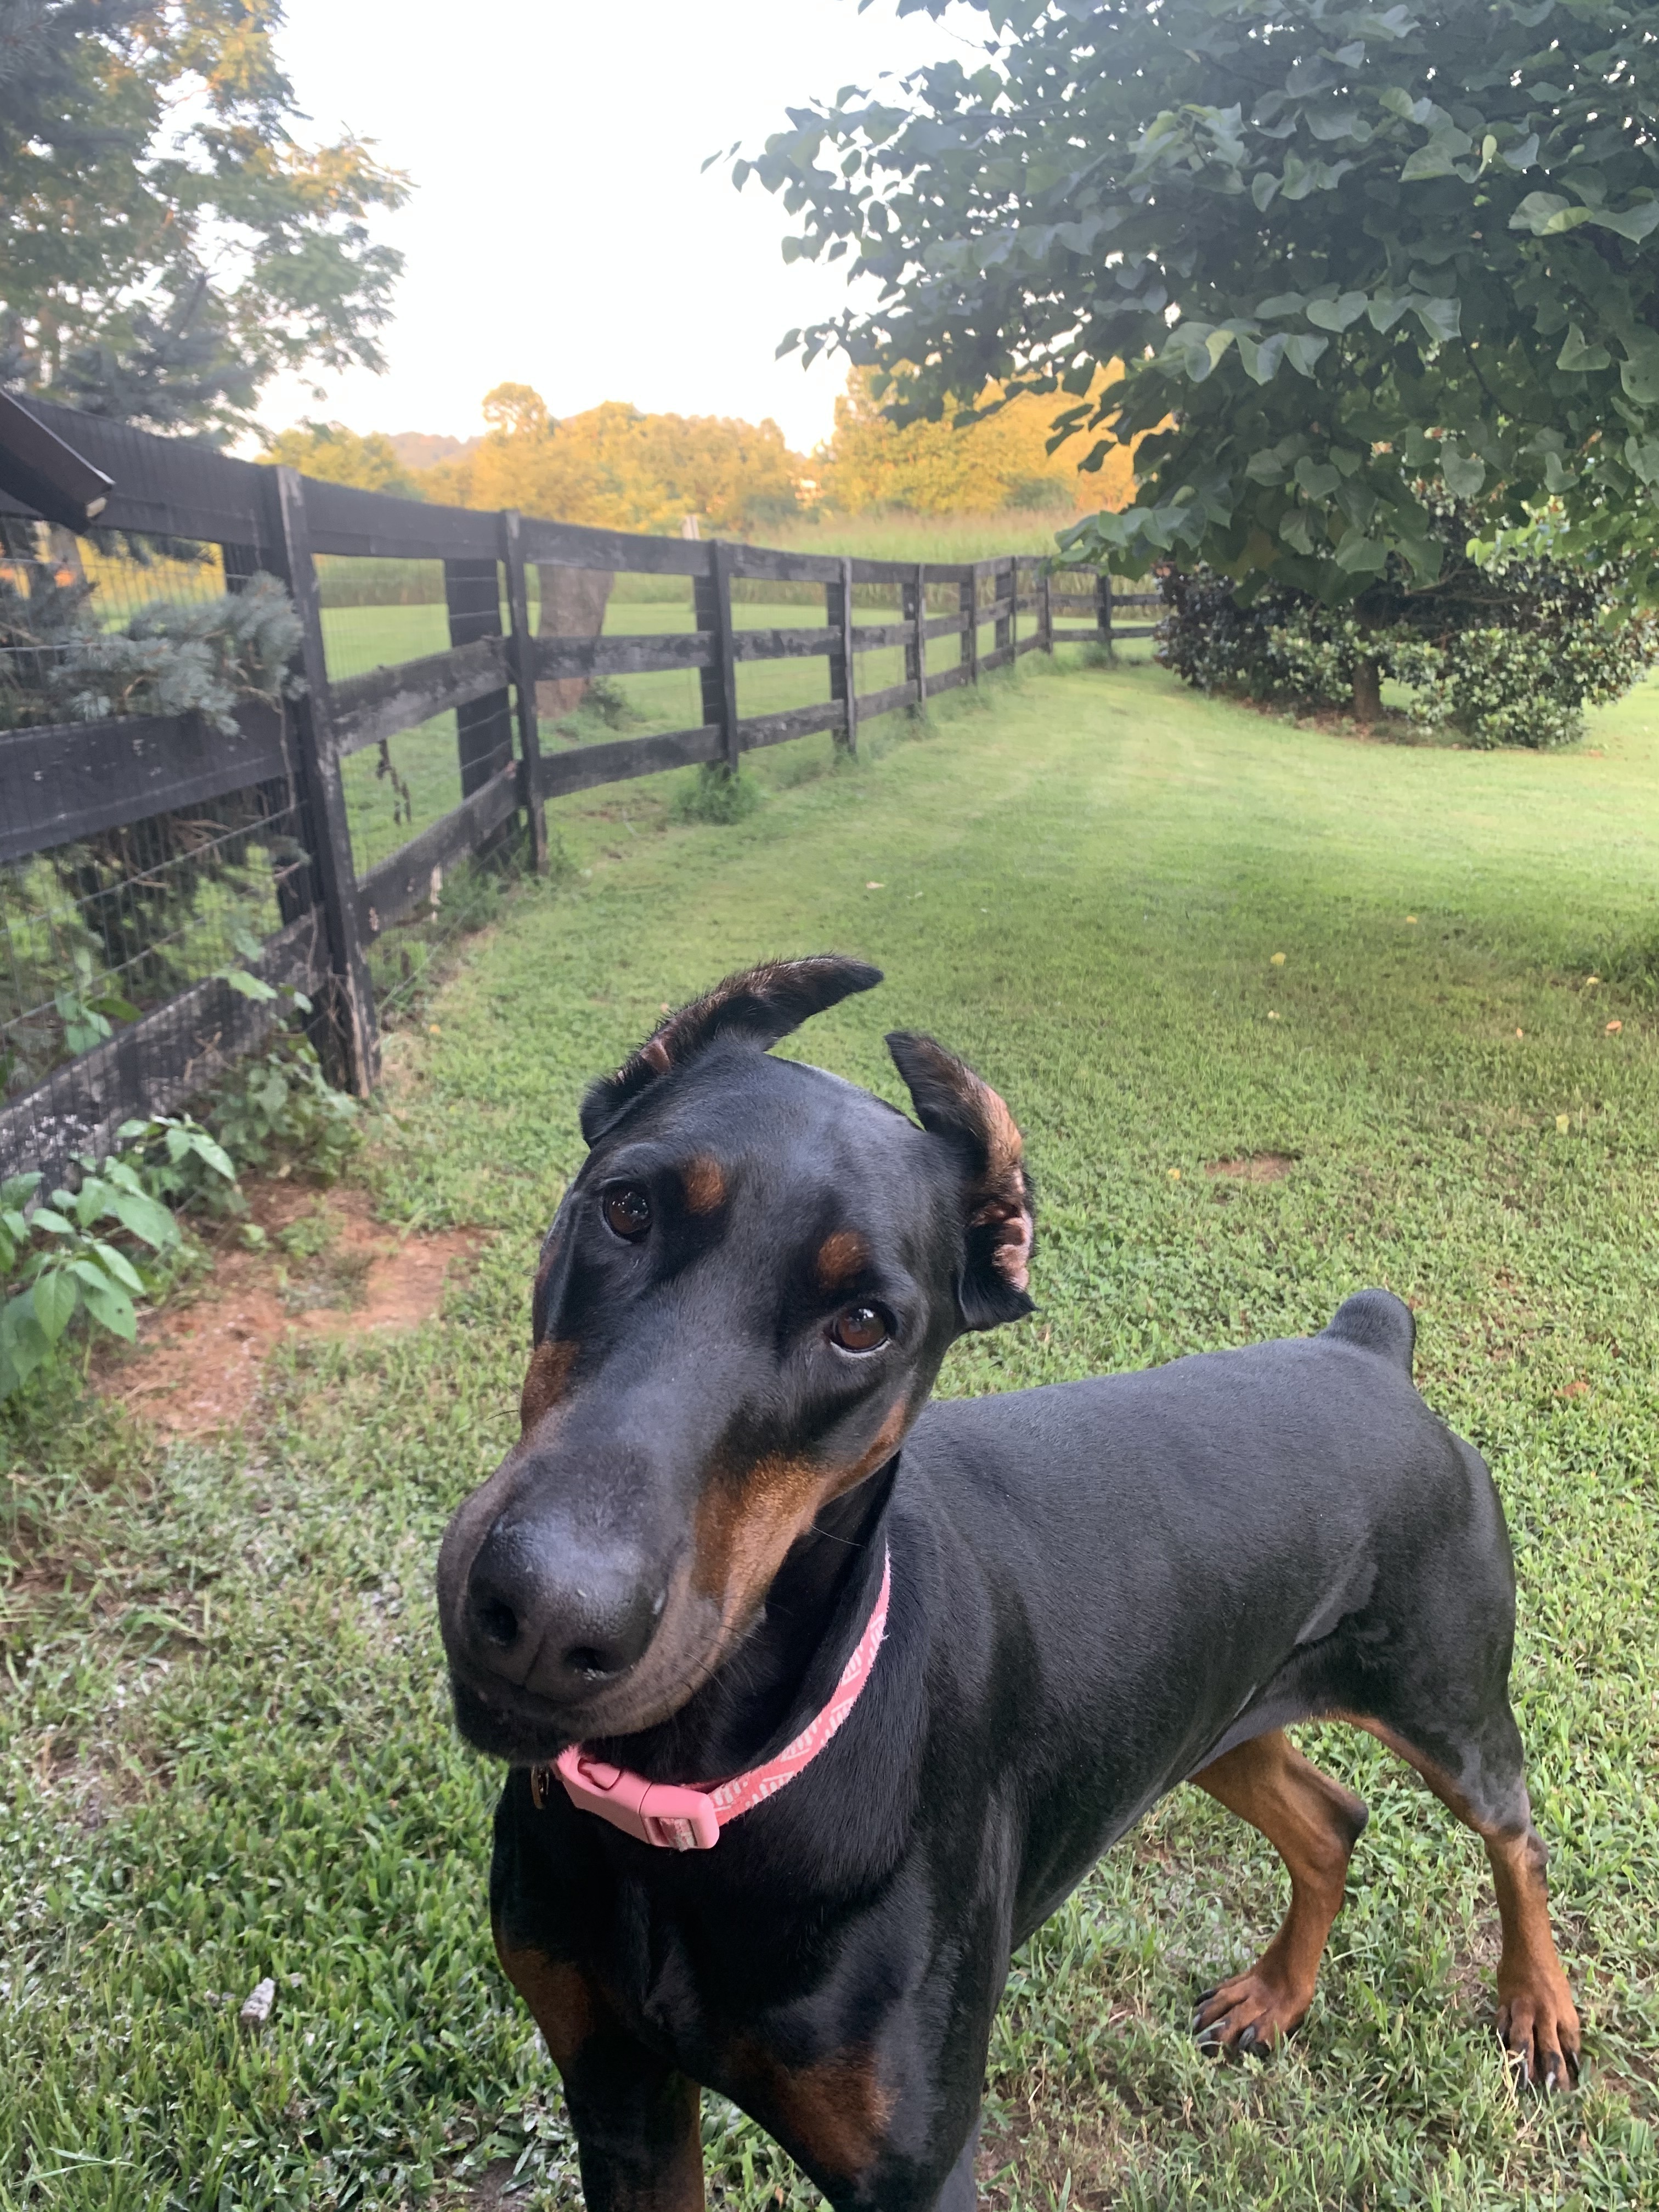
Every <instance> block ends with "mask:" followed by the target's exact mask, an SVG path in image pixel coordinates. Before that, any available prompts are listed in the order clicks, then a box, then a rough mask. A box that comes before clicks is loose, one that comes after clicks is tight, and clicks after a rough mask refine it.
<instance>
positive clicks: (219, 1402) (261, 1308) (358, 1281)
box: [94, 1182, 479, 1437]
mask: <svg viewBox="0 0 1659 2212" xmlns="http://www.w3.org/2000/svg"><path fill="white" fill-rule="evenodd" d="M243 1188H245V1190H246V1193H247V1196H248V1200H249V1203H250V1205H251V1206H252V1219H253V1221H254V1222H255V1223H256V1224H257V1225H258V1227H259V1228H261V1229H263V1230H264V1232H265V1237H266V1239H267V1242H266V1243H265V1246H264V1249H262V1250H260V1251H257V1252H248V1251H244V1250H241V1249H237V1248H235V1247H234V1246H231V1247H229V1249H222V1250H220V1251H219V1253H218V1254H217V1255H216V1259H215V1261H214V1266H213V1272H212V1273H211V1274H210V1275H209V1276H208V1277H207V1278H206V1279H204V1282H203V1284H202V1287H201V1289H200V1291H198V1292H197V1295H196V1297H194V1298H193V1299H192V1300H191V1303H190V1304H188V1305H179V1306H169V1307H165V1308H163V1309H162V1310H161V1311H160V1312H155V1313H143V1314H141V1316H140V1319H139V1336H138V1344H137V1349H136V1350H135V1351H134V1352H130V1353H126V1354H125V1355H121V1356H118V1357H112V1358H106V1359H105V1360H103V1361H101V1362H100V1363H95V1364H94V1380H95V1382H96V1383H97V1387H98V1389H100V1392H101V1393H102V1394H103V1395H104V1396H105V1397H106V1398H115V1399H118V1400H119V1401H121V1403H122V1404H123V1405H125V1406H126V1407H128V1408H129V1409H130V1410H131V1412H132V1413H136V1414H137V1415H138V1416H139V1417H140V1418H141V1419H143V1420H146V1421H148V1422H149V1423H151V1424H152V1425H154V1426H155V1427H156V1428H158V1429H161V1431H164V1432H165V1433H166V1434H167V1435H169V1436H179V1437H189V1436H205V1435H207V1434H209V1433H210V1431H213V1430H215V1429H222V1428H228V1427H231V1426H233V1425H235V1424H236V1423H238V1422H240V1421H242V1420H245V1419H246V1417H247V1414H248V1413H249V1410H250V1408H251V1407H252V1403H253V1400H254V1397H255V1395H256V1393H257V1391H258V1386H259V1377H260V1374H261V1372H262V1370H263V1369H264V1363H265V1361H266V1360H267V1359H268V1358H269V1357H270V1354H271V1352H273V1351H274V1350H275V1349H276V1346H278V1345H280V1344H283V1343H284V1342H286V1341H287V1340H289V1339H290V1338H293V1337H295V1336H345V1335H354V1336H355V1335H357V1334H362V1332H364V1331H367V1330H372V1329H384V1328H414V1327H415V1325H416V1323H417V1322H423V1321H428V1320H429V1319H430V1318H431V1316H433V1315H434V1314H435V1313H436V1312H437V1310H438V1308H439V1306H440V1304H441V1301H442V1298H443V1291H444V1284H445V1281H446V1279H447V1278H448V1276H449V1275H450V1273H451V1272H452V1270H454V1269H456V1268H459V1267H462V1266H464V1265H465V1262H466V1261H468V1260H469V1259H470V1258H471V1255H473V1253H474V1252H475V1251H476V1250H477V1246H478V1242H479V1239H478V1237H477V1234H476V1233H475V1232H473V1231H470V1230H465V1229H452V1230H444V1231H440V1232H438V1233H437V1234H435V1235H433V1236H429V1237H422V1236H407V1237H404V1236H400V1235H399V1234H398V1231H396V1230H395V1229H391V1228H388V1227H387V1226H386V1224H385V1223H384V1222H379V1221H375V1220H374V1219H373V1218H371V1215H370V1212H369V1207H368V1200H367V1198H366V1197H365V1196H364V1195H363V1194H362V1192H361V1191H356V1190H332V1191H327V1192H319V1191H316V1190H311V1189H306V1188H296V1187H295V1185H293V1184H292V1183H283V1182H268V1183H256V1182H247V1183H245V1184H244V1186H243Z"/></svg>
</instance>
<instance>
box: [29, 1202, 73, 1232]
mask: <svg viewBox="0 0 1659 2212" xmlns="http://www.w3.org/2000/svg"><path fill="white" fill-rule="evenodd" d="M29 1226H30V1228H31V1229H44V1230H45V1231H46V1234H47V1236H48V1237H73V1236H74V1234H75V1224H74V1223H73V1222H72V1221H65V1220H64V1217H63V1215H62V1214H61V1213H59V1212H58V1209H57V1207H56V1206H36V1207H35V1209H34V1211H33V1213H32V1214H31V1215H30V1216H29Z"/></svg>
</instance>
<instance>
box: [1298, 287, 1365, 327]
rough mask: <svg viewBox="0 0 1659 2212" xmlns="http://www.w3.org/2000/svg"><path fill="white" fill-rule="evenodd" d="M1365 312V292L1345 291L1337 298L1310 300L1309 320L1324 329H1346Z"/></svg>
mask: <svg viewBox="0 0 1659 2212" xmlns="http://www.w3.org/2000/svg"><path fill="white" fill-rule="evenodd" d="M1364 312H1365V295H1364V293H1363V292H1344V293H1343V295H1342V296H1341V297H1340V299H1337V300H1310V301H1309V302H1308V320H1309V321H1310V323H1312V324H1313V325H1314V326H1315V327H1316V329H1318V330H1322V331H1346V329H1347V327H1348V325H1349V324H1350V323H1357V322H1358V320H1359V318H1360V317H1361V316H1362V315H1363V314H1364Z"/></svg>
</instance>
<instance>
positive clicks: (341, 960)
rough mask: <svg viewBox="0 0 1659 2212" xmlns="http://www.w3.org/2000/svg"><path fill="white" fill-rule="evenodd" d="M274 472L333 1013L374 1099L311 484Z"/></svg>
mask: <svg viewBox="0 0 1659 2212" xmlns="http://www.w3.org/2000/svg"><path fill="white" fill-rule="evenodd" d="M270 473H271V488H272V491H273V492H274V494H275V499H276V513H275V515H274V517H273V518H272V520H273V522H274V524H275V527H274V528H273V529H272V530H271V532H270V541H271V550H272V553H273V555H274V556H275V557H276V561H277V562H279V563H280V566H281V568H282V570H283V582H284V583H285V584H286V585H287V586H288V588H289V593H290V594H291V596H292V598H293V600H294V604H295V608H296V610H297V611H298V613H299V617H300V623H301V641H300V656H299V658H300V668H301V674H302V675H303V676H304V678H305V684H306V689H305V696H303V698H300V699H295V700H293V701H291V702H289V714H291V715H292V716H293V718H294V732H295V743H296V745H297V748H298V750H299V755H300V783H301V791H302V793H304V797H305V801H306V811H307V815H308V816H309V817H310V822H311V831H312V842H313V844H314V845H315V846H316V848H317V849H316V851H315V853H314V854H313V856H312V857H313V860H314V861H315V863H316V867H317V884H318V889H319V891H320V893H321V895H322V904H323V924H324V927H325V929H326V931H327V933H328V955H329V967H330V969H331V997H332V1000H333V1003H332V1005H331V1008H330V1010H329V1011H330V1013H331V1018H332V1024H333V1032H334V1035H335V1036H337V1039H338V1040H339V1044H340V1048H341V1054H342V1056H343V1060H344V1062H345V1077H346V1080H347V1082H348V1083H349V1085H350V1086H351V1088H352V1090H353V1091H356V1094H357V1096H358V1097H360V1098H366V1097H368V1094H369V1092H370V1091H372V1090H373V1089H374V1084H375V1082H376V1079H378V1077H379V1075H380V1038H379V1036H378V1035H377V1033H376V1030H375V1025H374V991H373V989H372V987H371V986H370V983H369V980H368V962H367V961H366V960H365V959H364V957H363V945H362V933H361V931H360V929H359V927H358V917H357V877H356V870H355V868H354V867H353V866H352V860H351V832H350V829H349V826H348V824H347V822H346V810H345V788H344V786H343V784H342V782H341V781H340V756H339V753H338V751H337V749H336V746H335V743H334V720H333V714H332V711H331V702H330V696H329V688H328V662H327V659H326V657H325V653H324V650H323V617H322V605H321V601H320V599H319V596H318V592H317V564H316V562H314V561H313V559H312V557H311V532H310V528H309V526H308V525H307V521H306V499H305V485H304V483H303V481H302V480H301V476H300V473H299V471H298V470H297V469H290V468H276V469H273V470H272V471H271V472H270Z"/></svg>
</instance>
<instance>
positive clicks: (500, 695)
mask: <svg viewBox="0 0 1659 2212" xmlns="http://www.w3.org/2000/svg"><path fill="white" fill-rule="evenodd" d="M444 602H445V605H447V607H448V609H449V642H450V644H451V645H452V646H455V645H471V644H472V643H473V641H475V639H477V638H481V637H499V636H500V635H501V580H500V577H499V575H498V574H497V570H496V563H495V556H494V555H493V554H492V555H491V556H490V557H489V560H487V561H446V562H444ZM455 745H456V750H457V751H458V752H459V755H460V761H461V797H462V798H463V799H471V796H472V794H473V793H474V792H475V791H480V790H482V789H483V787H484V785H485V784H487V783H488V782H489V779H490V777H491V776H492V775H495V771H496V769H498V768H500V767H501V765H502V763H501V754H502V753H503V752H505V753H506V755H507V758H508V759H509V760H510V759H511V758H512V757H513V720H512V705H511V702H510V700H509V697H508V695H507V692H506V691H505V690H501V691H492V692H490V693H489V695H488V696H487V697H485V698H483V699H475V700H473V702H471V705H470V706H466V707H458V708H456V709H455Z"/></svg>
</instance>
